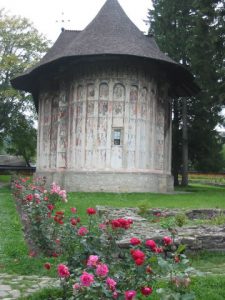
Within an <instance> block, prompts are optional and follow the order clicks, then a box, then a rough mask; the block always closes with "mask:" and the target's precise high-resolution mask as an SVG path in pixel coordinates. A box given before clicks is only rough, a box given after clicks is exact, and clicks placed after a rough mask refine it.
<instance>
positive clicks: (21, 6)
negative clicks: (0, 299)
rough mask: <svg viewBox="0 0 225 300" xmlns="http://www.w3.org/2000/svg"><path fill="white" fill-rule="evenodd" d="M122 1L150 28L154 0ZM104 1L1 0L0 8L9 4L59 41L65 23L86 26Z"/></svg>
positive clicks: (15, 12)
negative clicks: (149, 18)
mask: <svg viewBox="0 0 225 300" xmlns="http://www.w3.org/2000/svg"><path fill="white" fill-rule="evenodd" d="M118 1H119V3H120V5H121V6H122V7H123V9H124V10H125V12H126V14H127V15H128V17H129V18H130V19H131V20H132V21H133V23H134V24H135V25H136V26H137V27H138V28H139V29H140V30H141V31H144V32H147V30H148V26H147V25H146V24H145V22H144V20H146V19H147V13H148V9H149V8H151V0H118ZM104 3H105V0H39V1H34V0H33V1H32V0H0V9H1V8H5V9H6V11H7V12H8V13H9V14H10V15H11V14H12V15H20V16H22V17H26V18H28V19H29V20H30V21H32V22H33V24H34V27H35V28H36V29H38V31H39V32H40V33H42V34H44V35H45V36H46V37H47V38H48V39H50V40H52V41H55V40H56V38H57V37H58V35H59V34H60V31H61V28H62V27H64V28H65V29H73V30H82V29H84V28H85V27H86V26H87V25H88V24H89V23H90V22H91V21H92V19H93V18H94V17H95V16H96V14H97V13H98V11H99V10H100V8H101V7H102V5H103V4H104ZM62 20H64V22H62Z"/></svg>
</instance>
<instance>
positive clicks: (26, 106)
mask: <svg viewBox="0 0 225 300" xmlns="http://www.w3.org/2000/svg"><path fill="white" fill-rule="evenodd" d="M47 48H48V41H47V40H46V39H45V38H44V37H43V36H42V35H40V34H39V33H38V31H37V30H36V29H35V28H34V27H33V26H32V24H31V23H30V22H29V21H28V20H27V19H25V18H22V17H18V16H9V15H7V14H6V13H5V10H4V9H1V10H0V145H2V144H3V139H4V138H5V137H6V136H7V138H9V140H13V138H11V139H10V135H14V136H15V132H17V134H18V129H19V128H20V129H21V130H22V128H25V127H26V126H27V127H26V129H28V128H29V126H30V125H31V122H30V121H28V118H25V117H24V114H28V115H30V118H32V119H35V118H36V112H35V108H34V104H33V101H32V98H31V96H30V95H29V94H28V93H25V92H23V91H17V90H15V89H13V88H12V86H11V84H10V79H12V78H13V77H15V76H17V75H19V74H21V73H23V72H24V70H25V69H27V68H29V67H30V66H31V65H33V64H34V63H35V62H37V61H38V60H39V59H40V58H41V56H43V53H45V52H46V50H47ZM22 119H23V122H26V120H27V122H28V123H27V125H26V126H25V125H23V126H19V127H18V128H16V127H15V126H14V125H15V124H18V125H19V124H20V125H21V120H22ZM13 130H15V132H14V131H13ZM28 132H29V130H28V131H22V132H19V136H20V137H22V136H25V135H26V133H28ZM33 132H34V134H35V131H33ZM28 137H29V135H28ZM28 137H27V140H28ZM21 140H22V139H21ZM23 140H24V141H25V140H26V138H25V139H23ZM15 145H16V144H14V146H15ZM33 147H34V149H36V144H34V145H33ZM21 154H22V153H21Z"/></svg>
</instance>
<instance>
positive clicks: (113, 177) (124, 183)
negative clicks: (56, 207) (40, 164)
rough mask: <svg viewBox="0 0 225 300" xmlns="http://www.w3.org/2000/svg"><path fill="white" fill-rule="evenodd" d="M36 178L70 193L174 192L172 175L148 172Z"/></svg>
mask: <svg viewBox="0 0 225 300" xmlns="http://www.w3.org/2000/svg"><path fill="white" fill-rule="evenodd" d="M36 176H44V177H46V180H47V186H49V185H50V184H51V183H52V182H56V183H58V184H59V185H60V186H62V187H63V188H65V189H66V190H67V191H68V192H113V193H131V192H134V193H135V192H137V193H141V192H155V193H168V192H172V191H173V177H172V176H171V175H165V174H157V173H147V172H114V173H112V172H100V171H96V172H75V171H61V172H40V171H39V172H37V173H36Z"/></svg>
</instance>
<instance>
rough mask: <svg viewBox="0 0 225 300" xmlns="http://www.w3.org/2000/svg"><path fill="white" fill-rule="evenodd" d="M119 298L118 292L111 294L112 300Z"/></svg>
mask: <svg viewBox="0 0 225 300" xmlns="http://www.w3.org/2000/svg"><path fill="white" fill-rule="evenodd" d="M118 296H119V294H118V292H116V291H114V292H113V299H117V298H118Z"/></svg>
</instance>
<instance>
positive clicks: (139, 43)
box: [12, 0, 197, 94]
mask: <svg viewBox="0 0 225 300" xmlns="http://www.w3.org/2000/svg"><path fill="white" fill-rule="evenodd" d="M93 55H94V56H99V55H101V56H102V55H126V56H132V57H139V58H145V59H150V60H154V61H158V62H160V63H164V64H167V68H170V69H171V70H170V71H172V72H175V73H176V72H178V73H179V76H178V77H180V74H183V76H184V78H185V84H186V85H187V90H188V91H189V94H191V93H194V90H195V91H197V86H196V85H195V84H194V83H193V77H192V76H191V74H190V73H189V72H188V71H186V70H185V69H184V68H183V67H182V66H180V65H178V64H177V63H176V62H174V61H173V60H172V59H171V58H169V57H168V56H167V55H165V54H164V53H162V52H161V51H160V49H159V48H158V46H157V45H156V43H155V41H154V39H153V38H151V37H149V36H146V35H144V34H143V33H142V32H141V31H140V30H139V29H138V28H137V27H136V26H135V25H134V24H133V23H132V21H131V20H130V19H129V18H128V16H127V15H126V13H125V12H124V10H123V9H122V7H121V6H120V4H119V3H118V1H117V0H107V1H106V2H105V4H104V6H103V7H102V8H101V10H100V11H99V13H98V14H97V16H96V17H95V18H94V20H93V21H92V22H91V23H90V24H89V25H88V26H87V27H86V28H85V29H84V30H83V31H68V30H65V31H62V33H61V34H60V36H59V38H58V39H57V41H56V42H55V44H54V45H53V47H52V48H51V49H50V50H49V51H48V53H47V54H46V55H45V56H44V57H43V59H42V60H41V61H40V62H39V63H38V64H37V65H36V66H35V67H33V68H31V69H29V70H27V72H25V73H24V74H22V75H21V76H18V77H16V78H15V79H13V80H12V85H13V86H14V87H15V88H18V89H23V90H26V91H31V92H32V89H34V83H33V81H34V80H35V79H34V78H37V76H40V74H41V72H43V70H45V71H46V68H49V67H50V65H51V67H52V65H54V63H56V62H57V63H59V62H60V60H62V61H63V60H65V59H66V58H72V57H74V58H75V57H85V56H93ZM44 67H45V68H44ZM179 80H180V79H179ZM185 84H184V85H185ZM180 90H181V89H180Z"/></svg>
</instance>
